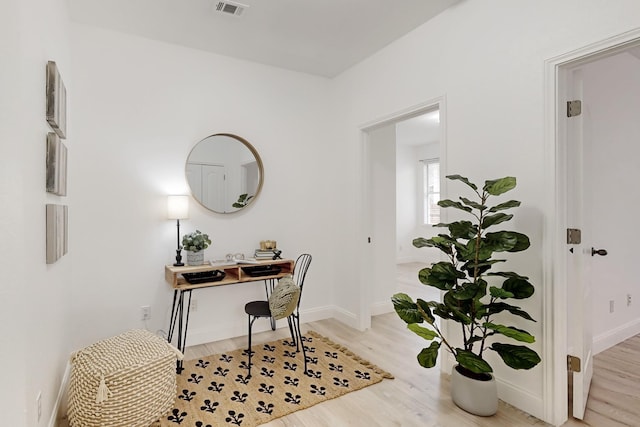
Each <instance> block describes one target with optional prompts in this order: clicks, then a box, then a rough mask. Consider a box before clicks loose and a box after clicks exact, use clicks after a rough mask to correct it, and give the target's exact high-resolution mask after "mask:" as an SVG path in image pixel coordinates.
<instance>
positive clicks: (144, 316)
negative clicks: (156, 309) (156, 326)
mask: <svg viewBox="0 0 640 427" xmlns="http://www.w3.org/2000/svg"><path fill="white" fill-rule="evenodd" d="M149 319H151V307H150V306H148V305H143V306H142V307H140V320H149Z"/></svg>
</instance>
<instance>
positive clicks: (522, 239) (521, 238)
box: [509, 231, 531, 252]
mask: <svg viewBox="0 0 640 427" xmlns="http://www.w3.org/2000/svg"><path fill="white" fill-rule="evenodd" d="M510 233H511V234H513V235H514V236H515V237H516V239H517V241H518V242H517V243H516V245H515V246H514V247H513V248H511V249H510V250H509V252H520V251H524V250H525V249H528V248H529V246H531V242H530V241H529V237H527V235H526V234H522V233H516V232H515V231H510Z"/></svg>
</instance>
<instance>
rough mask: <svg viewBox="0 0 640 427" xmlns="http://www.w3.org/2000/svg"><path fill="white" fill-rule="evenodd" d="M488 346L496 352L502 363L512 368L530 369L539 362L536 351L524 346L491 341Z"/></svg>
mask: <svg viewBox="0 0 640 427" xmlns="http://www.w3.org/2000/svg"><path fill="white" fill-rule="evenodd" d="M489 348H491V350H493V351H495V352H496V353H498V354H499V355H500V357H501V358H502V360H503V361H504V363H505V364H506V365H507V366H509V367H510V368H513V369H531V368H533V367H534V366H536V365H537V364H538V363H540V356H538V353H536V352H535V351H533V350H531V349H530V348H528V347H525V346H521V345H511V344H502V343H493V345H492V346H491V347H489Z"/></svg>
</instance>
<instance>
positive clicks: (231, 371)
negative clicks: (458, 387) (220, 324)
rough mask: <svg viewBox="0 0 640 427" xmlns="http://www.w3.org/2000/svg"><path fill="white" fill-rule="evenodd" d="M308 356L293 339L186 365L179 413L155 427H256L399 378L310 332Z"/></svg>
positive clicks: (173, 411) (180, 383)
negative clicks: (249, 363)
mask: <svg viewBox="0 0 640 427" xmlns="http://www.w3.org/2000/svg"><path fill="white" fill-rule="evenodd" d="M304 345H305V346H306V348H307V371H308V374H307V375H305V374H304V361H303V360H302V351H300V352H296V347H295V345H293V343H292V342H291V340H290V339H283V340H279V341H272V342H269V343H266V344H260V345H256V346H253V347H252V351H254V354H253V356H252V367H251V374H252V376H251V378H250V379H248V378H247V350H246V349H240V350H235V351H232V352H229V353H223V354H216V355H212V356H207V357H205V358H202V359H195V360H189V361H185V362H184V368H185V369H184V371H182V373H181V374H180V375H178V396H177V398H176V401H175V404H174V408H172V409H171V410H170V411H169V413H168V414H167V415H165V416H164V417H163V418H161V419H160V420H159V421H158V422H156V423H155V424H153V426H155V427H172V426H178V425H180V426H189V427H191V426H193V427H217V426H243V427H253V426H258V425H260V424H264V423H267V422H269V421H271V420H273V419H275V418H279V417H282V416H284V415H287V414H291V413H293V412H295V411H298V410H300V409H304V408H308V407H310V406H313V405H316V404H318V403H320V402H323V401H326V400H329V399H334V398H336V397H339V396H342V395H344V394H346V393H349V392H351V391H354V390H359V389H362V388H364V387H367V386H370V385H372V384H375V383H378V382H380V381H382V379H383V378H393V376H392V375H391V374H389V373H387V372H385V371H383V370H381V369H380V368H378V367H376V366H374V365H372V364H371V363H369V362H367V361H366V360H363V359H361V358H360V357H359V356H357V355H355V354H354V353H352V352H351V351H349V350H348V349H347V348H345V347H343V346H341V345H339V344H336V343H333V342H332V341H331V340H329V339H328V338H325V337H323V336H321V335H320V334H318V333H316V332H314V331H309V332H307V334H306V335H305V337H304Z"/></svg>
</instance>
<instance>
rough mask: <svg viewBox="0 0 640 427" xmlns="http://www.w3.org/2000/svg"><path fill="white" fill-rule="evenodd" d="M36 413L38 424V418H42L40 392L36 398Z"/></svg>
mask: <svg viewBox="0 0 640 427" xmlns="http://www.w3.org/2000/svg"><path fill="white" fill-rule="evenodd" d="M36 413H37V414H38V422H40V418H42V391H39V392H38V395H37V396H36Z"/></svg>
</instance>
